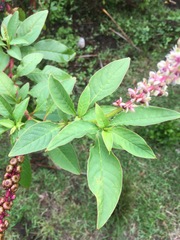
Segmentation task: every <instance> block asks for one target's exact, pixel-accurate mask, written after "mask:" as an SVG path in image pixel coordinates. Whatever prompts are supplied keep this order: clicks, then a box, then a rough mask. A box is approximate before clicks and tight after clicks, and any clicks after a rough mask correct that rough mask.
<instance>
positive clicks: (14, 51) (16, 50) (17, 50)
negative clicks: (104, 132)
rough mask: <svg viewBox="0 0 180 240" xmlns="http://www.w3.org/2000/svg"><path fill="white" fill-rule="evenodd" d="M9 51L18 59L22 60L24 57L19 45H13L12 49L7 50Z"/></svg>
mask: <svg viewBox="0 0 180 240" xmlns="http://www.w3.org/2000/svg"><path fill="white" fill-rule="evenodd" d="M7 53H8V54H9V55H10V56H11V57H13V58H15V59H17V60H21V59H22V56H21V50H20V48H19V47H18V46H12V47H11V49H8V50H7Z"/></svg>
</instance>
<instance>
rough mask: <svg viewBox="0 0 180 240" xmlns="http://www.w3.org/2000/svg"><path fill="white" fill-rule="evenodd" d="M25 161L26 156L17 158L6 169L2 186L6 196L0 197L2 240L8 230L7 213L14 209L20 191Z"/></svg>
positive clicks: (0, 231)
mask: <svg viewBox="0 0 180 240" xmlns="http://www.w3.org/2000/svg"><path fill="white" fill-rule="evenodd" d="M23 161H24V156H16V157H13V158H11V159H10V162H9V163H10V164H9V165H8V166H7V167H6V173H5V174H4V180H3V181H2V186H3V188H4V189H5V194H4V196H3V197H0V239H3V236H4V232H5V230H6V229H7V228H8V225H9V223H8V221H7V220H6V219H5V218H6V217H7V216H8V213H7V211H9V210H10V209H11V207H12V204H13V200H14V199H15V198H16V194H15V193H16V191H17V190H18V186H19V185H18V182H19V180H20V172H21V166H20V164H21V163H22V162H23Z"/></svg>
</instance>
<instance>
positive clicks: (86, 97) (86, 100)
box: [77, 87, 90, 117]
mask: <svg viewBox="0 0 180 240" xmlns="http://www.w3.org/2000/svg"><path fill="white" fill-rule="evenodd" d="M89 105H90V88H89V87H86V89H85V90H84V91H83V93H82V94H81V96H80V98H79V101H78V109H77V111H78V116H79V117H82V116H83V115H84V114H85V113H86V112H87V110H88V108H89Z"/></svg>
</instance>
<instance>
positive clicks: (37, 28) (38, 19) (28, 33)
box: [17, 10, 48, 46]
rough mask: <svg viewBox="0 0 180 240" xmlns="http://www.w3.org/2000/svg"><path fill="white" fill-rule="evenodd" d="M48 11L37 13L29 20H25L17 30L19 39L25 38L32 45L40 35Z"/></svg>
mask: <svg viewBox="0 0 180 240" xmlns="http://www.w3.org/2000/svg"><path fill="white" fill-rule="evenodd" d="M47 14H48V11H47V10H44V11H40V12H37V13H35V14H33V15H31V16H30V17H28V18H27V19H25V20H24V21H23V22H22V23H21V24H20V26H19V28H18V30H17V37H18V38H23V39H24V40H26V41H27V42H28V44H24V45H26V46H27V45H30V44H31V43H33V42H34V41H35V40H36V39H37V38H38V37H39V35H40V33H41V30H42V28H43V26H44V23H45V20H46V18H47Z"/></svg>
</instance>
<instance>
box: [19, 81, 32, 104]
mask: <svg viewBox="0 0 180 240" xmlns="http://www.w3.org/2000/svg"><path fill="white" fill-rule="evenodd" d="M28 93H29V83H26V84H24V85H23V86H22V87H21V88H20V89H19V91H18V97H19V98H20V99H22V100H24V99H25V98H26V97H27V95H28Z"/></svg>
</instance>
